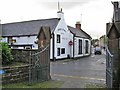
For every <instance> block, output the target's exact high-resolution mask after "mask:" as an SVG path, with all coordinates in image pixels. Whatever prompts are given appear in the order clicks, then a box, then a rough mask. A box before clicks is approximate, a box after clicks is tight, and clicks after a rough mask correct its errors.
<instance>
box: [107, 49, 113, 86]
mask: <svg viewBox="0 0 120 90" xmlns="http://www.w3.org/2000/svg"><path fill="white" fill-rule="evenodd" d="M112 82H113V55H112V54H111V53H110V51H109V49H108V48H107V49H106V85H107V87H108V88H112V85H113V83H112Z"/></svg>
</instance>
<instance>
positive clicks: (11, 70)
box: [2, 65, 29, 84]
mask: <svg viewBox="0 0 120 90" xmlns="http://www.w3.org/2000/svg"><path fill="white" fill-rule="evenodd" d="M2 70H4V74H3V75H2V84H7V83H16V82H21V81H28V80H29V65H22V66H16V67H3V68H2Z"/></svg>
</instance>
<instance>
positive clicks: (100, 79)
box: [52, 74, 106, 81]
mask: <svg viewBox="0 0 120 90" xmlns="http://www.w3.org/2000/svg"><path fill="white" fill-rule="evenodd" d="M52 75H53V76H60V77H69V78H77V79H89V80H99V81H106V80H105V79H103V78H92V77H80V76H69V75H62V74H52Z"/></svg>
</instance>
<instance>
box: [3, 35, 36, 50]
mask: <svg viewBox="0 0 120 90" xmlns="http://www.w3.org/2000/svg"><path fill="white" fill-rule="evenodd" d="M36 37H37V36H30V37H28V36H23V37H22V36H21V37H12V39H16V42H15V43H14V45H23V44H33V46H32V49H38V45H37V44H35V43H34V41H35V40H36ZM7 40H8V38H7V37H5V38H2V42H7ZM7 43H8V42H7ZM18 49H23V47H19V48H18Z"/></svg>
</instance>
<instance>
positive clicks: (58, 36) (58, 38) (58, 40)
mask: <svg viewBox="0 0 120 90" xmlns="http://www.w3.org/2000/svg"><path fill="white" fill-rule="evenodd" d="M57 43H60V35H59V34H57Z"/></svg>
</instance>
